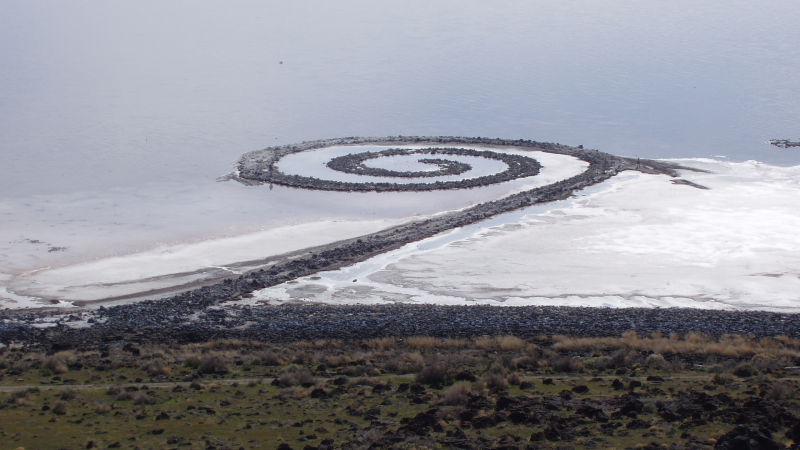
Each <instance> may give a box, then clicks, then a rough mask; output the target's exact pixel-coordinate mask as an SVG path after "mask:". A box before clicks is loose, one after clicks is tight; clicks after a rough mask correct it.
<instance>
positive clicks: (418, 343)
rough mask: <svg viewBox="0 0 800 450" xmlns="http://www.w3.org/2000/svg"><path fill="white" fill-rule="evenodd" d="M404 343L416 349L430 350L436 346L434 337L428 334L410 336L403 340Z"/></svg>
mask: <svg viewBox="0 0 800 450" xmlns="http://www.w3.org/2000/svg"><path fill="white" fill-rule="evenodd" d="M405 344H406V345H407V346H408V347H411V348H413V349H417V350H430V349H432V348H434V347H435V346H436V338H434V337H430V336H412V337H410V338H407V339H406V340H405Z"/></svg>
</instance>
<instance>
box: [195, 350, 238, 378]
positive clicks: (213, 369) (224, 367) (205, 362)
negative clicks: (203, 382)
mask: <svg viewBox="0 0 800 450" xmlns="http://www.w3.org/2000/svg"><path fill="white" fill-rule="evenodd" d="M200 371H201V372H203V373H217V374H226V373H231V372H232V370H231V366H229V365H228V361H227V360H226V359H225V357H224V356H222V355H221V354H219V353H213V354H208V355H205V356H203V359H201V360H200Z"/></svg>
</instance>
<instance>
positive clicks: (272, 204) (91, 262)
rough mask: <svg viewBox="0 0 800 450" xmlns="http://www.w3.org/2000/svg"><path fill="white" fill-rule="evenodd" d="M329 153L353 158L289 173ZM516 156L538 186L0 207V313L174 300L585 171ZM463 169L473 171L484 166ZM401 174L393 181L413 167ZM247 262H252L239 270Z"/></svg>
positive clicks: (226, 188) (184, 196)
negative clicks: (282, 258)
mask: <svg viewBox="0 0 800 450" xmlns="http://www.w3.org/2000/svg"><path fill="white" fill-rule="evenodd" d="M369 148H370V149H373V150H375V149H377V150H380V149H382V148H384V147H369ZM385 148H388V147H385ZM359 150H362V148H359ZM493 150H494V151H507V152H510V153H519V151H516V150H513V149H512V150H507V149H503V150H497V149H493ZM330 151H334V152H338V153H336V154H339V153H341V154H347V153H349V152H352V151H354V150H353V147H344V148H341V147H340V148H333V150H331V149H324V151H320V152H303V153H301V154H298V155H292V156H301V157H303V158H305V159H303V158H294V162H292V160H290V161H289V163H292V164H295V168H296V169H297V170H298V171H301V172H302V170H301V169H303V168H304V167H313V168H314V170H312V171H311V172H310V173H312V174H314V175H316V176H324V175H325V174H326V173H327V172H330V173H331V174H334V175H335V174H337V173H338V172H334V171H332V170H330V169H327V168H325V166H324V165H323V164H322V161H327V160H328V159H330V157H331V156H330V154H328V153H330ZM524 153H525V154H527V155H530V156H533V157H535V158H537V159H538V160H539V161H540V162H541V163H542V164H543V168H542V170H541V172H540V174H539V175H538V176H536V177H531V178H523V179H518V180H514V181H512V182H508V183H501V184H497V185H492V186H486V187H483V188H478V189H470V190H452V191H435V192H389V193H375V192H371V193H346V192H326V191H311V190H304V189H289V188H285V187H281V186H274V187H272V188H271V187H268V186H266V185H262V186H242V185H239V184H238V183H216V184H213V185H212V186H203V187H202V188H200V189H196V190H192V189H189V188H186V187H183V188H181V187H179V186H174V185H162V186H154V187H152V188H149V189H146V190H142V191H138V192H126V191H118V192H109V193H102V194H101V193H79V194H71V195H64V196H50V197H35V198H29V199H23V200H6V201H2V202H0V214H1V215H2V216H3V217H4V218H5V224H6V226H5V227H4V229H3V230H0V238H1V239H0V243H2V244H3V245H0V307H3V308H12V309H16V308H31V307H39V306H51V305H52V303H51V302H54V301H62V303H59V304H58V305H59V306H65V305H68V303H63V302H71V301H95V300H100V299H108V298H117V301H120V300H123V301H126V300H131V299H134V298H135V299H145V298H150V299H157V298H161V297H164V296H168V295H171V294H174V293H175V292H176V291H174V290H173V291H170V290H169V289H170V288H174V287H176V286H187V287H188V286H195V287H196V285H197V283H202V282H208V281H209V280H212V279H214V280H218V279H221V277H225V276H232V275H236V274H238V273H241V272H243V271H247V270H252V269H253V268H257V267H260V265H259V264H262V262H259V260H263V259H265V258H269V257H272V256H275V255H281V254H286V253H289V252H293V251H297V250H301V249H304V248H308V247H312V246H317V245H324V244H329V243H332V242H336V241H339V240H342V239H348V238H353V237H358V236H361V235H364V234H369V233H372V232H375V231H378V230H381V229H385V228H388V227H390V226H393V225H397V224H399V223H403V222H407V221H410V220H414V219H418V218H419V217H420V216H430V215H435V214H438V213H441V212H444V211H452V210H457V209H461V208H464V207H468V206H470V205H474V204H477V203H482V202H486V201H489V200H493V199H496V198H500V197H503V196H506V195H509V194H512V193H515V192H519V191H522V190H527V189H532V188H534V187H538V186H542V185H546V184H551V183H554V182H556V181H559V180H562V179H565V178H569V177H571V176H574V175H577V174H579V173H581V172H583V171H584V170H585V169H586V167H587V163H585V162H583V161H580V160H577V159H575V158H573V157H570V156H566V155H558V154H551V153H543V152H524ZM472 159H474V160H475V161H472V162H471V163H472V164H473V165H474V166H475V167H476V168H478V169H480V167H478V166H479V165H480V164H486V161H481V160H479V159H477V158H472ZM491 163H493V161H489V164H488V165H489V166H491ZM403 164H404V165H402V167H400V169H402V170H407V169H408V168H409V167H413V164H412V165H410V166H409V164H407V162H404V163H403ZM287 166H288V168H287V167H283V170H289V168H291V167H292V166H291V164H287ZM318 166H319V167H318ZM406 166H409V167H406ZM421 166H423V167H425V168H429V167H427V166H424V165H421ZM495 169H497V168H496V167H495V168H494V169H492V168H491V167H488V168H487V170H490V171H491V170H495ZM304 170H308V169H307V168H306V169H304ZM290 173H294V171H291V172H290ZM479 174H480V173H479ZM467 176H475V175H474V174H467ZM3 241H6V242H3ZM249 261H255V262H254V263H253V264H243V263H246V262H249ZM121 296H129V297H128V298H127V299H119V297H121Z"/></svg>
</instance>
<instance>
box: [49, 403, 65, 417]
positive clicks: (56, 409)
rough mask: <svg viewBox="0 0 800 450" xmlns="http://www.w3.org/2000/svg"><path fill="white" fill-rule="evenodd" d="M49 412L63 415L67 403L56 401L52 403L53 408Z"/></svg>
mask: <svg viewBox="0 0 800 450" xmlns="http://www.w3.org/2000/svg"><path fill="white" fill-rule="evenodd" d="M50 412H52V413H53V414H55V415H58V416H63V415H65V414H66V413H67V403H66V402H61V401H59V402H56V404H55V405H53V409H51V410H50Z"/></svg>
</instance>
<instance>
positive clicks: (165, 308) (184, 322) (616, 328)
mask: <svg viewBox="0 0 800 450" xmlns="http://www.w3.org/2000/svg"><path fill="white" fill-rule="evenodd" d="M214 304H215V302H214V300H213V297H211V296H207V297H202V298H201V297H198V296H190V297H188V298H184V299H181V300H178V299H175V298H172V299H167V300H163V301H145V302H141V303H136V304H130V305H122V306H115V307H111V308H100V309H98V310H95V311H91V312H84V313H77V314H75V315H74V316H72V317H65V318H64V319H63V322H62V323H61V324H59V325H57V326H55V327H51V328H44V329H42V328H36V327H34V326H32V324H35V323H36V322H41V321H42V320H44V319H46V318H47V317H48V316H49V313H45V312H39V313H27V314H24V315H11V314H6V315H4V316H0V319H2V322H3V323H2V324H0V342H2V343H3V344H6V345H8V344H12V343H17V344H25V345H31V346H33V347H39V348H45V349H69V348H71V349H81V348H95V347H97V346H99V345H102V344H103V343H107V342H111V341H115V340H123V339H124V340H133V341H137V342H147V341H150V342H160V343H162V344H163V343H166V342H176V343H188V342H204V341H208V340H212V339H241V340H257V341H261V342H279V343H284V342H295V341H303V340H317V339H343V340H350V339H370V338H377V337H385V336H392V337H407V336H419V335H427V336H436V337H450V338H467V337H474V336H482V335H503V334H511V335H516V336H519V337H523V338H535V337H537V336H540V335H546V336H552V335H556V334H564V335H570V336H579V337H596V336H619V335H620V334H622V333H623V332H625V331H628V330H635V331H636V332H637V333H639V334H641V335H648V334H650V333H654V332H661V333H663V334H665V335H666V334H669V333H679V334H685V333H692V332H697V333H702V334H705V335H709V336H714V337H720V336H722V335H725V334H740V335H750V336H753V337H766V336H778V335H786V336H790V337H793V338H798V337H800V314H781V313H771V312H763V311H747V312H743V311H712V310H696V309H685V308H671V309H644V308H626V309H613V308H569V307H539V306H527V307H494V306H438V305H409V304H397V305H389V306H387V305H383V306H374V305H351V306H337V305H315V304H301V305H283V306H215V305H214ZM78 320H83V321H86V320H89V321H90V322H94V326H92V327H87V328H77V329H73V328H70V327H69V326H67V325H68V324H69V323H70V321H78Z"/></svg>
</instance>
